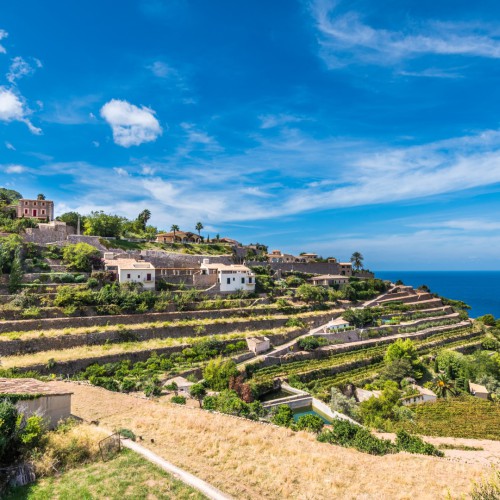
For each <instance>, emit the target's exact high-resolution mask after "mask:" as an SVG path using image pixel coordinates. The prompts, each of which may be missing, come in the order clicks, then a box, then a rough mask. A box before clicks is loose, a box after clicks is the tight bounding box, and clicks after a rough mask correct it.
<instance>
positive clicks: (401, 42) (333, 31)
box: [311, 0, 500, 68]
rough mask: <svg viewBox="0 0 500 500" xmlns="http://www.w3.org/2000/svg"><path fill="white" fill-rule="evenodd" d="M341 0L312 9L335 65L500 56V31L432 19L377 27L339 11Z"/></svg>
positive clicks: (320, 1) (325, 52)
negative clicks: (403, 26)
mask: <svg viewBox="0 0 500 500" xmlns="http://www.w3.org/2000/svg"><path fill="white" fill-rule="evenodd" d="M341 3H342V2H338V1H331V0H315V1H313V2H312V4H311V10H312V13H313V16H314V19H315V22H316V27H317V29H318V32H319V43H320V46H321V55H322V57H323V58H324V59H325V61H326V62H327V64H328V65H329V66H330V67H332V68H336V67H341V66H344V65H346V64H349V63H351V62H353V61H360V62H364V63H368V64H379V65H391V64H394V63H397V62H399V61H402V60H404V59H407V58H414V57H419V56H422V55H426V54H435V55H461V56H476V57H485V58H493V59H498V58H500V40H499V39H498V36H497V35H498V34H497V33H496V32H494V31H492V30H491V29H489V28H488V27H487V26H480V25H478V24H465V23H460V24H455V23H451V22H448V23H447V22H430V23H427V24H425V25H424V26H423V27H421V28H420V29H419V30H417V29H415V28H413V27H411V26H409V27H406V29H404V30H401V31H391V30H388V29H382V28H373V27H372V26H369V25H368V24H365V23H364V22H363V21H362V20H361V17H360V15H359V14H358V13H357V12H352V11H351V12H346V13H338V12H336V8H337V7H339V5H340V4H341Z"/></svg>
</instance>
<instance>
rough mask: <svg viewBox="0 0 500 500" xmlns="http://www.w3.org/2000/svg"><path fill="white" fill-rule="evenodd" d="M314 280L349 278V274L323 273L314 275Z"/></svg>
mask: <svg viewBox="0 0 500 500" xmlns="http://www.w3.org/2000/svg"><path fill="white" fill-rule="evenodd" d="M311 279H312V280H338V279H343V280H349V276H344V275H341V274H321V275H320V276H313V277H312V278H311Z"/></svg>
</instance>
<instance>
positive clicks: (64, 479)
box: [5, 450, 205, 500]
mask: <svg viewBox="0 0 500 500" xmlns="http://www.w3.org/2000/svg"><path fill="white" fill-rule="evenodd" d="M101 498H106V499H109V500H113V499H122V498H130V499H134V500H139V499H170V498H175V499H188V498H189V499H202V498H205V497H204V496H203V495H202V494H201V493H199V492H197V491H196V490H194V489H192V488H190V487H189V486H187V485H185V484H184V483H182V482H181V481H178V480H177V479H175V478H173V477H172V476H170V475H169V474H167V473H166V472H164V471H162V470H161V469H159V468H158V467H156V466H155V465H153V464H151V463H149V462H147V461H146V460H145V459H143V458H142V457H140V456H139V455H137V454H136V453H134V452H132V451H130V450H123V451H122V452H121V453H120V455H119V456H117V457H115V458H113V459H112V460H110V461H108V462H98V463H94V464H91V465H87V466H85V467H79V468H77V469H72V470H69V471H67V472H65V473H63V474H61V475H60V476H58V477H51V478H45V479H41V480H39V481H38V482H37V483H35V484H33V485H29V486H25V487H23V488H17V489H16V490H14V491H13V492H12V493H11V494H10V495H7V497H6V499H5V500H21V499H22V500H26V499H28V500H31V499H32V500H35V499H36V500H55V499H58V500H73V499H85V500H90V499H101Z"/></svg>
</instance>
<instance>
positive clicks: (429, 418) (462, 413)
mask: <svg viewBox="0 0 500 500" xmlns="http://www.w3.org/2000/svg"><path fill="white" fill-rule="evenodd" d="M411 409H412V410H413V411H414V412H415V414H416V418H415V422H414V423H403V424H400V427H402V428H404V429H406V430H408V431H411V432H417V433H419V434H425V435H427V436H450V437H458V438H472V439H495V440H500V404H499V403H492V402H490V401H483V400H481V399H478V398H474V397H472V396H471V397H468V396H465V397H462V398H456V399H450V400H443V399H441V400H438V401H436V402H434V403H426V404H420V405H414V406H412V407H411Z"/></svg>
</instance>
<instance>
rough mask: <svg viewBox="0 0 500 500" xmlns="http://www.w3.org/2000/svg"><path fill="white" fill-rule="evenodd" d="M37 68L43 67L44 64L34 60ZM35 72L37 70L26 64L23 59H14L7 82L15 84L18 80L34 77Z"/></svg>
mask: <svg viewBox="0 0 500 500" xmlns="http://www.w3.org/2000/svg"><path fill="white" fill-rule="evenodd" d="M34 62H35V65H36V67H37V68H41V67H42V63H41V62H40V61H39V60H38V59H35V60H34ZM34 72H35V68H34V67H33V66H31V64H29V63H28V62H26V61H25V60H24V59H23V58H22V57H19V56H17V57H14V59H12V62H11V64H10V66H9V72H8V73H7V80H8V81H9V82H10V83H12V84H13V83H15V82H16V80H20V79H21V78H23V77H25V76H29V75H32V74H33V73H34Z"/></svg>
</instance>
